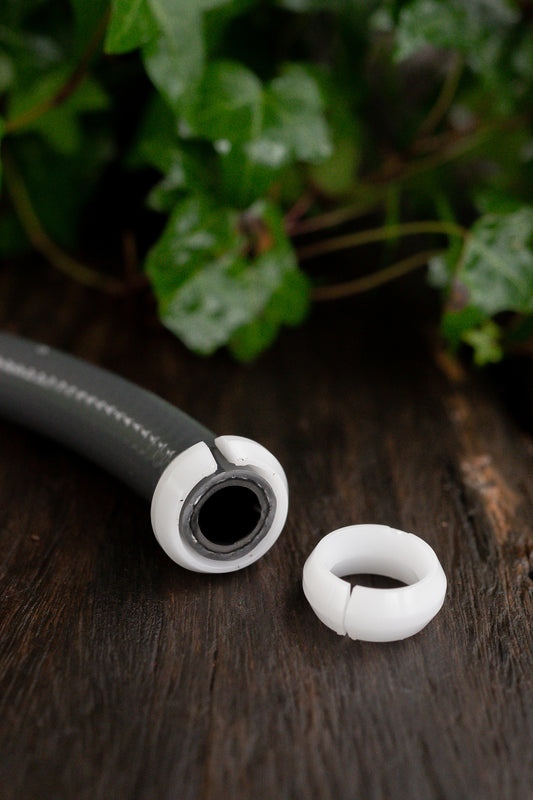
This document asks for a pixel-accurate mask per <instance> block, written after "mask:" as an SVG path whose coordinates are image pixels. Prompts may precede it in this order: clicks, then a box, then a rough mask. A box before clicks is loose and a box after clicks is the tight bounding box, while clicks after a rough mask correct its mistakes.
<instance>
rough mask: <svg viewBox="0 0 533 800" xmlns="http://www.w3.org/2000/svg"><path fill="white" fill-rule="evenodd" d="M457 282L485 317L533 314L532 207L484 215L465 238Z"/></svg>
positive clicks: (471, 303) (471, 302)
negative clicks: (513, 313) (502, 313)
mask: <svg viewBox="0 0 533 800" xmlns="http://www.w3.org/2000/svg"><path fill="white" fill-rule="evenodd" d="M456 278H457V280H458V281H459V282H460V283H461V284H462V285H463V286H464V287H465V288H466V290H467V292H468V302H469V304H470V305H472V306H474V307H475V308H477V309H479V310H480V311H482V312H483V313H485V314H486V315H488V316H493V315H494V314H498V313H499V312H501V311H518V312H520V313H524V314H527V313H532V312H533V207H532V206H523V207H522V208H521V209H519V210H518V211H515V212H513V213H509V214H500V215H496V214H486V215H484V216H483V217H480V219H479V220H477V222H476V223H475V224H474V225H473V227H472V229H471V230H470V232H469V235H468V237H467V239H466V242H465V245H464V248H463V252H462V255H461V259H460V262H459V266H458V269H457V272H456Z"/></svg>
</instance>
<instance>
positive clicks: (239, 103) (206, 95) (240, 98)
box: [187, 61, 263, 149]
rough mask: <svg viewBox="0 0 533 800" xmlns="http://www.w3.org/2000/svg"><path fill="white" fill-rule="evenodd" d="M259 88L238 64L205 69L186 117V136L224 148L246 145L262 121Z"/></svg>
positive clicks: (228, 62)
mask: <svg viewBox="0 0 533 800" xmlns="http://www.w3.org/2000/svg"><path fill="white" fill-rule="evenodd" d="M262 102H263V87H262V85H261V81H260V80H259V78H257V77H256V76H255V75H254V73H253V72H252V71H251V70H249V69H247V68H246V67H244V66H243V65H241V64H238V63H236V62H231V61H215V62H213V63H211V64H209V66H208V67H207V68H206V70H205V72H204V74H203V77H202V80H201V82H200V85H199V86H198V89H197V91H196V92H195V96H194V100H193V102H192V103H191V107H190V108H189V109H188V113H187V123H188V125H189V128H190V134H191V135H193V136H199V137H201V138H204V139H208V140H209V141H212V142H220V145H219V146H220V147H221V148H222V149H223V148H224V147H226V148H227V147H228V146H229V145H231V144H235V143H236V142H243V141H248V140H249V139H250V138H252V137H253V135H254V134H256V133H257V132H258V128H259V127H260V126H261V121H262Z"/></svg>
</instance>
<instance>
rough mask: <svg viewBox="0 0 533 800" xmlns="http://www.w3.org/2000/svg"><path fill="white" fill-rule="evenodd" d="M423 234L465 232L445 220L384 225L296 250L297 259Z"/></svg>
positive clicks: (449, 234) (461, 234)
mask: <svg viewBox="0 0 533 800" xmlns="http://www.w3.org/2000/svg"><path fill="white" fill-rule="evenodd" d="M423 233H435V234H445V235H447V236H462V237H464V236H466V233H467V232H466V230H465V229H464V228H463V227H461V226H460V225H457V224H456V223H454V222H448V221H446V220H440V221H439V220H421V221H419V222H403V223H400V224H398V225H385V226H383V227H381V228H371V229H370V230H366V231H358V232H357V233H348V234H346V235H345V236H335V237H334V238H333V239H325V240H324V241H322V242H316V243H315V244H310V245H308V246H307V247H302V248H300V250H297V254H298V258H299V259H300V260H301V261H305V260H306V259H308V258H315V257H316V256H322V255H325V254H326V253H335V252H337V251H338V250H349V249H351V248H352V247H360V246H361V245H364V244H371V243H372V242H382V241H385V240H387V239H395V238H396V237H400V236H418V235H419V234H423Z"/></svg>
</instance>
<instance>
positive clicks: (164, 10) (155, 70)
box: [143, 0, 204, 111]
mask: <svg viewBox="0 0 533 800" xmlns="http://www.w3.org/2000/svg"><path fill="white" fill-rule="evenodd" d="M148 3H149V6H150V9H151V12H152V14H153V17H154V20H155V22H156V24H157V28H158V30H159V33H160V35H159V36H157V37H155V38H153V39H151V40H150V41H148V42H147V43H146V44H145V45H144V47H143V60H144V65H145V68H146V71H147V73H148V75H149V77H150V79H151V80H152V82H153V83H154V85H155V86H156V87H157V89H158V90H159V91H160V92H161V94H162V95H163V97H164V98H165V99H166V100H167V102H168V103H169V104H170V106H171V107H172V108H173V109H175V110H176V111H177V110H179V103H180V100H181V99H182V97H183V96H184V95H185V93H186V92H192V91H193V90H194V88H195V86H196V85H197V83H198V81H199V80H200V78H201V77H202V70H203V66H204V41H203V34H202V14H201V9H200V7H199V6H198V4H197V3H194V2H190V0H148Z"/></svg>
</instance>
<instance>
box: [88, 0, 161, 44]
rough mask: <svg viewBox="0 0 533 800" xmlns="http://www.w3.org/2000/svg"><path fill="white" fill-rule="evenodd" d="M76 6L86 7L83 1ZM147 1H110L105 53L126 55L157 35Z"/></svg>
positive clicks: (156, 28)
mask: <svg viewBox="0 0 533 800" xmlns="http://www.w3.org/2000/svg"><path fill="white" fill-rule="evenodd" d="M76 4H77V5H78V4H81V5H82V6H83V7H85V8H86V7H87V5H88V4H87V2H85V0H76ZM158 33H159V31H158V27H157V25H156V22H155V20H154V17H153V15H152V12H151V11H150V8H149V5H148V0H112V3H111V19H110V21H109V26H108V29H107V34H106V40H105V51H106V53H127V52H128V51H129V50H135V49H136V48H137V47H142V45H144V44H146V43H147V42H149V41H150V39H153V38H155V37H156V36H157V35H158Z"/></svg>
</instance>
